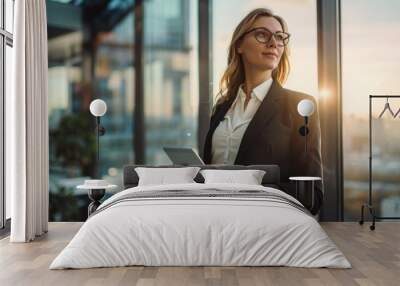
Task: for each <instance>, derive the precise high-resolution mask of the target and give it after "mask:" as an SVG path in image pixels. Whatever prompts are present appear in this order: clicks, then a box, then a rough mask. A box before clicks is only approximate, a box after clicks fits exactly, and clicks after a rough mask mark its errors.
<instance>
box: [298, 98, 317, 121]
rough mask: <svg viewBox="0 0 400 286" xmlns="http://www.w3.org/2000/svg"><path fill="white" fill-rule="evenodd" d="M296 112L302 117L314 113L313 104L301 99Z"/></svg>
mask: <svg viewBox="0 0 400 286" xmlns="http://www.w3.org/2000/svg"><path fill="white" fill-rule="evenodd" d="M297 111H298V112H299V114H300V115H301V116H303V117H305V116H310V115H311V114H313V113H314V103H313V102H312V101H311V100H309V99H303V100H301V101H300V102H299V104H298V105H297Z"/></svg>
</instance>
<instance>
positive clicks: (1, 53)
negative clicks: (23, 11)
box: [0, 0, 15, 235]
mask: <svg viewBox="0 0 400 286" xmlns="http://www.w3.org/2000/svg"><path fill="white" fill-rule="evenodd" d="M11 1H12V5H13V6H14V7H15V0H11ZM5 2H6V0H0V11H1V21H0V98H1V100H0V235H3V234H6V233H7V232H9V230H10V219H7V217H6V191H5V173H4V172H5V154H6V152H5V134H4V133H5V126H6V125H5V92H6V82H5V74H6V61H5V59H6V46H8V47H10V48H13V34H12V33H10V32H8V31H7V30H6V18H5V17H6V15H5V10H6V3H5ZM13 12H14V9H13ZM14 14H15V12H14ZM13 16H14V15H13ZM13 19H14V18H13ZM12 30H14V29H12Z"/></svg>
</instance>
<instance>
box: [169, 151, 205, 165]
mask: <svg viewBox="0 0 400 286" xmlns="http://www.w3.org/2000/svg"><path fill="white" fill-rule="evenodd" d="M163 149H164V151H165V153H167V155H168V157H169V159H170V160H171V161H172V163H173V164H174V165H184V166H189V165H205V164H204V162H203V160H202V159H201V158H200V156H199V155H198V154H197V153H196V152H195V151H194V149H193V148H180V147H164V148H163Z"/></svg>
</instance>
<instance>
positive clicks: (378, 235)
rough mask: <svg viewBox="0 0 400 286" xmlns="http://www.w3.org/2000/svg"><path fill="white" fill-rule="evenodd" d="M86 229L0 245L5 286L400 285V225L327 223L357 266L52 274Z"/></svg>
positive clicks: (62, 228)
mask: <svg viewBox="0 0 400 286" xmlns="http://www.w3.org/2000/svg"><path fill="white" fill-rule="evenodd" d="M80 226H81V224H80V223H50V227H49V233H48V234H47V235H45V236H44V237H42V238H40V239H38V240H36V241H34V242H32V243H26V244H24V243H22V244H15V243H13V244H10V243H9V239H8V238H5V239H3V240H1V241H0V285H1V286H8V285H12V286H17V285H29V286H33V285H52V286H61V285H68V286H80V285H140V286H147V285H149V286H150V285H167V286H178V285H227V286H233V285H246V286H247V285H256V286H261V285H346V286H351V285H384V286H390V285H400V223H396V222H380V223H378V224H377V228H376V230H375V231H370V230H369V228H368V224H367V225H364V226H359V225H358V224H357V223H355V222H352V223H349V222H346V223H322V226H323V228H324V229H325V230H326V231H327V233H328V234H329V236H330V237H331V238H332V239H333V240H334V241H335V242H336V244H337V245H338V247H339V248H340V249H341V250H342V251H343V252H344V254H345V255H346V257H347V258H348V259H349V260H350V262H351V264H352V266H353V268H352V269H348V270H343V269H306V268H290V267H120V268H100V269H86V270H51V271H50V270H48V267H49V265H50V263H51V261H52V260H53V259H54V257H55V256H56V255H57V254H58V253H59V252H60V251H61V250H62V249H63V247H64V246H65V245H66V244H67V242H68V241H69V240H70V239H71V238H72V236H73V235H74V234H75V233H76V231H77V230H78V229H79V227H80Z"/></svg>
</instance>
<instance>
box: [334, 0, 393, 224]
mask: <svg viewBox="0 0 400 286" xmlns="http://www.w3.org/2000/svg"><path fill="white" fill-rule="evenodd" d="M341 6H342V11H341V12H342V27H341V30H342V72H343V79H342V84H343V103H342V104H343V174H344V217H345V219H347V220H354V219H359V217H360V208H361V204H362V203H364V202H367V200H368V190H369V169H368V164H369V162H368V157H369V132H368V130H369V129H368V126H369V125H368V124H369V117H368V114H369V113H368V112H369V105H368V104H369V95H370V94H384V95H386V94H387V95H391V94H392V95H393V94H398V95H399V94H400V93H399V91H400V82H399V76H398V75H399V74H400V66H399V64H398V63H399V62H400V54H399V53H398V51H399V50H400V41H399V40H398V39H400V18H399V13H398V11H400V2H398V1H390V0H384V1H379V2H378V1H373V0H351V1H350V0H346V1H342V2H341ZM377 35H379V39H380V40H378V38H377ZM385 37H386V38H385ZM385 103H386V99H374V100H373V112H372V114H373V121H372V129H373V134H372V137H371V138H372V146H373V148H372V150H373V176H372V178H373V186H372V188H373V190H374V191H373V204H374V206H375V207H376V211H377V215H378V216H386V217H387V216H400V136H399V134H400V133H399V132H397V130H399V127H400V118H399V117H397V118H395V119H394V118H393V117H392V116H391V115H389V112H387V113H386V114H384V115H383V117H382V118H379V117H378V116H379V114H380V112H381V111H382V110H383V108H384V106H385ZM389 103H390V106H391V107H392V109H393V111H394V112H397V111H398V110H399V108H400V100H399V99H390V100H389Z"/></svg>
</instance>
